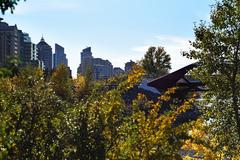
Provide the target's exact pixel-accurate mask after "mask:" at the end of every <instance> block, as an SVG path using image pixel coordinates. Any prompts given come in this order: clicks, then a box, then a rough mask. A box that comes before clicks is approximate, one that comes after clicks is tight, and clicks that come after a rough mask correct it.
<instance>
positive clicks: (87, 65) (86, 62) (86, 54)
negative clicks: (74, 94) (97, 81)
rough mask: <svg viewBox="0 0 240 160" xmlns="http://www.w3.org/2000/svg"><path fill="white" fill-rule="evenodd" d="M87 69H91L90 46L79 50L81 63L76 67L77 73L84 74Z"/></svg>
mask: <svg viewBox="0 0 240 160" xmlns="http://www.w3.org/2000/svg"><path fill="white" fill-rule="evenodd" d="M88 70H93V56H92V51H91V47H87V48H85V49H83V50H82V52H81V64H80V66H79V68H78V73H80V74H82V75H86V73H87V71H88Z"/></svg>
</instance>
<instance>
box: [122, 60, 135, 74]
mask: <svg viewBox="0 0 240 160" xmlns="http://www.w3.org/2000/svg"><path fill="white" fill-rule="evenodd" d="M135 64H136V63H135V62H133V61H132V60H130V61H129V62H127V63H125V72H127V71H130V70H132V68H133V66H134V65H135Z"/></svg>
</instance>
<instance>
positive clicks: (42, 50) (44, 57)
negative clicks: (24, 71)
mask: <svg viewBox="0 0 240 160" xmlns="http://www.w3.org/2000/svg"><path fill="white" fill-rule="evenodd" d="M37 49H38V59H39V60H40V61H42V62H43V64H44V70H45V71H46V72H50V71H51V70H52V67H53V65H52V47H51V46H50V45H49V44H47V43H46V42H45V40H44V38H43V37H42V38H41V41H40V42H39V43H38V44H37Z"/></svg>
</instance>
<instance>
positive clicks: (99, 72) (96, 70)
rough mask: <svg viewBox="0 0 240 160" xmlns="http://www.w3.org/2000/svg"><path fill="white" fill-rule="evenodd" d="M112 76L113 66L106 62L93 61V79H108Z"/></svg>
mask: <svg viewBox="0 0 240 160" xmlns="http://www.w3.org/2000/svg"><path fill="white" fill-rule="evenodd" d="M112 75H113V65H112V63H111V62H109V61H108V60H103V59H101V58H94V59H93V78H94V79H95V80H101V79H108V78H109V77H111V76H112Z"/></svg>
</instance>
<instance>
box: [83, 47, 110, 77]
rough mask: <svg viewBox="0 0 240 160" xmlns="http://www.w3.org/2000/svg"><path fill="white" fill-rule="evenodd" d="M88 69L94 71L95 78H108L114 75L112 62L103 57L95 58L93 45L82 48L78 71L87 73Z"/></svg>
mask: <svg viewBox="0 0 240 160" xmlns="http://www.w3.org/2000/svg"><path fill="white" fill-rule="evenodd" d="M88 70H90V71H91V72H92V77H93V79H95V80H101V79H107V78H109V77H111V76H112V75H113V66H112V63H111V62H109V61H108V60H103V59H101V58H94V57H93V56H92V51H91V47H87V48H85V49H83V50H82V52H81V64H80V65H79V68H78V73H79V74H82V75H86V73H87V72H88Z"/></svg>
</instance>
